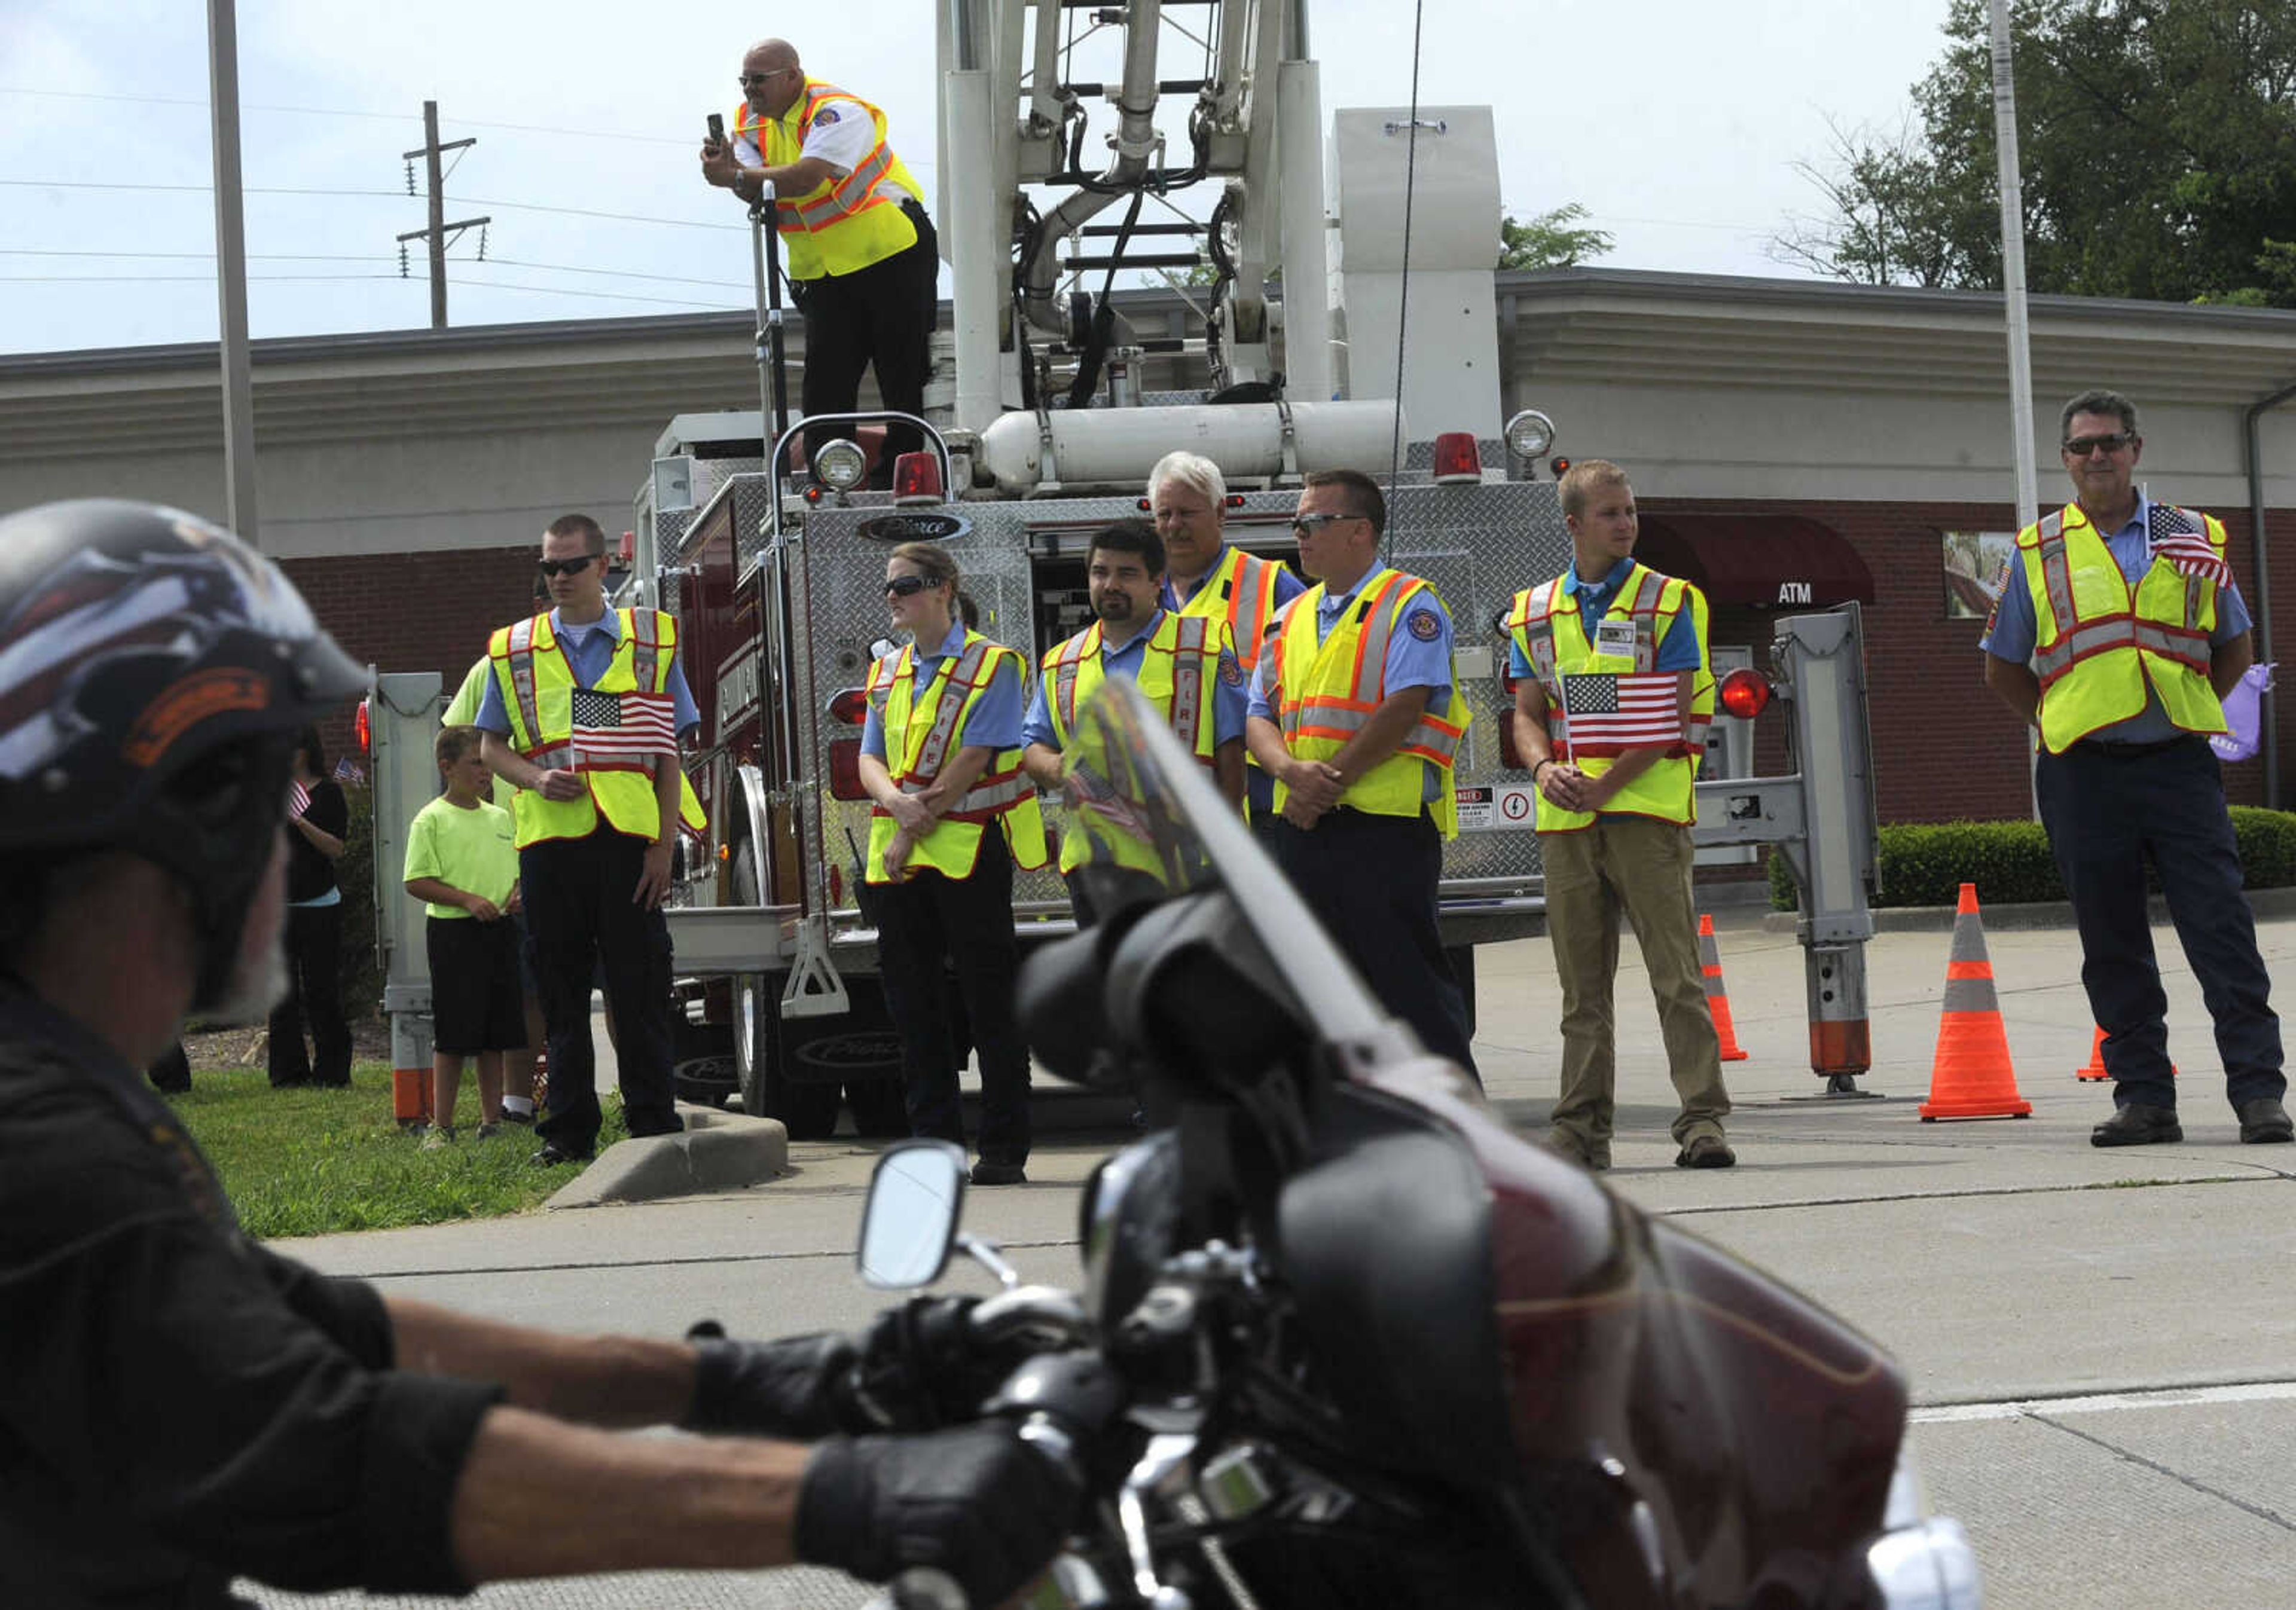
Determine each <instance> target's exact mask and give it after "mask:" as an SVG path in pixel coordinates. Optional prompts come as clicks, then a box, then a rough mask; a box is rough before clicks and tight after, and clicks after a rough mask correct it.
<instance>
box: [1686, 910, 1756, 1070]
mask: <svg viewBox="0 0 2296 1610" xmlns="http://www.w3.org/2000/svg"><path fill="white" fill-rule="evenodd" d="M1698 970H1699V971H1701V972H1702V973H1704V974H1705V975H1706V1009H1707V1010H1708V1011H1710V1012H1712V1013H1713V1014H1714V1037H1715V1039H1717V1040H1718V1041H1720V1042H1722V1060H1723V1061H1725V1062H1743V1061H1744V1060H1745V1059H1746V1051H1745V1048H1744V1047H1743V1046H1742V1045H1740V1044H1739V1043H1738V1032H1737V1029H1736V1027H1735V1026H1734V1025H1733V1024H1732V1023H1731V1021H1730V992H1729V991H1728V990H1726V989H1725V988H1723V986H1722V951H1721V947H1720V946H1718V945H1717V944H1715V943H1714V919H1713V918H1712V917H1710V916H1709V915H1707V914H1706V913H1705V912H1703V911H1701V912H1700V913H1699V914H1698Z"/></svg>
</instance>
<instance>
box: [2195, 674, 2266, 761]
mask: <svg viewBox="0 0 2296 1610" xmlns="http://www.w3.org/2000/svg"><path fill="white" fill-rule="evenodd" d="M2271 686H2272V667H2271V666H2249V668H2248V669H2247V670H2245V671H2243V672H2242V673H2241V678H2240V682H2239V685H2237V686H2236V687H2235V688H2234V689H2233V691H2231V692H2229V693H2227V694H2226V695H2225V701H2224V713H2225V723H2226V725H2227V726H2229V727H2231V728H2232V731H2229V732H2213V733H2210V735H2209V748H2212V749H2214V750H2215V751H2216V752H2217V758H2218V760H2246V759H2247V758H2248V757H2249V756H2251V755H2253V754H2255V753H2256V750H2257V746H2258V745H2259V743H2261V742H2262V741H2263V740H2262V736H2261V734H2262V731H2263V723H2262V722H2261V721H2260V720H2259V715H2261V713H2262V706H2263V702H2264V693H2265V691H2266V690H2267V689H2268V688H2270V687H2271Z"/></svg>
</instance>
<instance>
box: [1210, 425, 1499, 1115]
mask: <svg viewBox="0 0 2296 1610" xmlns="http://www.w3.org/2000/svg"><path fill="white" fill-rule="evenodd" d="M1386 525H1387V500H1386V499H1385V498H1384V497H1383V496H1382V495H1381V494H1380V490H1379V483H1378V482H1376V481H1374V480H1373V479H1372V478H1371V477H1369V476H1367V475H1365V474H1364V473H1362V472H1361V471H1360V470H1317V471H1316V472H1315V473H1314V474H1312V475H1310V476H1308V478H1307V479H1306V481H1305V482H1304V483H1303V484H1302V486H1301V488H1300V509H1299V512H1298V513H1297V514H1295V515H1294V516H1293V517H1292V533H1293V534H1294V535H1297V536H1298V537H1299V539H1300V566H1301V568H1304V569H1305V570H1306V571H1307V572H1308V575H1310V576H1314V577H1316V583H1317V584H1316V585H1315V586H1313V587H1310V588H1309V589H1308V591H1307V592H1305V593H1301V594H1300V596H1299V597H1298V598H1297V599H1295V600H1294V601H1292V606H1291V607H1290V608H1289V609H1286V610H1284V612H1283V622H1282V624H1281V625H1279V626H1278V628H1277V630H1276V633H1275V638H1274V640H1273V641H1272V642H1270V643H1269V644H1268V646H1267V652H1266V653H1265V654H1263V655H1261V656H1260V659H1259V674H1258V675H1257V676H1255V677H1254V678H1253V680H1252V686H1251V704H1250V706H1249V715H1247V717H1246V719H1245V722H1244V742H1245V743H1246V744H1247V745H1249V746H1250V748H1251V753H1252V756H1253V758H1255V759H1257V760H1258V761H1259V764H1260V765H1261V766H1262V767H1264V768H1265V769H1266V770H1267V774H1268V775H1269V776H1270V777H1272V778H1274V779H1275V809H1276V811H1277V812H1278V813H1280V820H1279V821H1277V822H1276V823H1275V826H1274V828H1273V829H1272V830H1271V832H1270V835H1269V839H1270V847H1271V848H1272V850H1273V852H1274V854H1275V862H1276V864H1277V865H1279V866H1281V867H1282V868H1283V871H1284V874H1285V876H1287V877H1288V878H1290V879H1291V880H1292V887H1295V888H1297V889H1298V890H1299V891H1300V898H1301V899H1303V900H1305V901H1306V902H1307V903H1308V906H1309V907H1310V909H1312V910H1313V911H1315V913H1316V917H1317V918H1319V919H1321V920H1322V922H1323V924H1324V928H1325V929H1326V930H1327V931H1328V932H1329V933H1330V935H1331V936H1332V938H1333V940H1334V941H1335V942H1336V943H1337V944H1339V947H1340V949H1341V951H1343V952H1346V954H1347V958H1348V960H1350V961H1352V962H1353V963H1355V966H1356V970H1357V972H1358V973H1360V974H1362V975H1363V978H1364V982H1365V984H1367V985H1370V986H1371V988H1372V990H1373V992H1374V993H1376V994H1377V995H1378V996H1379V998H1380V1001H1382V1004H1384V1005H1385V1006H1386V1007H1387V1009H1389V1010H1390V1011H1391V1012H1393V1013H1394V1014H1395V1015H1396V1016H1397V1017H1400V1018H1402V1019H1403V1020H1404V1021H1405V1022H1406V1023H1408V1024H1409V1025H1410V1026H1411V1027H1412V1029H1413V1031H1414V1032H1415V1033H1416V1034H1418V1036H1419V1042H1420V1043H1421V1044H1422V1045H1423V1046H1425V1047H1426V1048H1427V1049H1428V1050H1430V1051H1431V1052H1433V1053H1434V1054H1435V1055H1436V1056H1439V1057H1447V1058H1450V1059H1451V1060H1452V1061H1453V1062H1456V1063H1457V1064H1458V1065H1459V1067H1461V1068H1462V1069H1464V1071H1465V1072H1466V1073H1467V1074H1468V1075H1471V1076H1477V1075H1475V1061H1474V1056H1473V1053H1472V1051H1471V1050H1469V1048H1468V1042H1469V1040H1470V1039H1471V1038H1472V1036H1471V1035H1470V1034H1469V1031H1468V1028H1467V1004H1466V1000H1465V998H1464V996H1463V995H1462V994H1461V993H1460V990H1459V983H1458V980H1457V978H1456V977H1454V976H1453V974H1452V972H1451V966H1450V962H1449V960H1447V958H1446V957H1445V956H1444V954H1443V940H1442V936H1441V932H1440V930H1439V928H1438V926H1437V923H1436V913H1435V890H1436V885H1437V884H1438V882H1439V880H1440V879H1441V877H1442V871H1443V841H1444V840H1445V839H1447V838H1453V837H1456V834H1457V833H1458V831H1459V809H1458V802H1457V799H1456V796H1455V795H1454V794H1453V792H1452V788H1451V769H1452V765H1453V763H1454V762H1455V761H1456V759H1457V757H1458V753H1459V740H1460V739H1461V738H1463V737H1464V735H1465V733H1466V731H1467V722H1468V715H1469V713H1468V709H1467V706H1466V704H1465V702H1464V700H1463V699H1460V697H1459V690H1458V673H1457V671H1456V668H1455V667H1454V666H1453V665H1452V663H1451V617H1450V614H1449V612H1448V611H1447V610H1446V609H1444V607H1443V601H1442V600H1441V599H1439V598H1438V597H1436V595H1435V589H1434V588H1433V587H1432V586H1431V585H1429V584H1427V582H1426V581H1424V580H1423V579H1422V578H1421V577H1419V576H1406V574H1404V573H1403V572H1402V571H1400V570H1396V569H1392V568H1389V567H1387V566H1385V565H1382V564H1381V563H1380V562H1379V545H1380V535H1381V533H1382V531H1383V530H1385V528H1386Z"/></svg>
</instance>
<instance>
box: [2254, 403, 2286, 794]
mask: <svg viewBox="0 0 2296 1610" xmlns="http://www.w3.org/2000/svg"><path fill="white" fill-rule="evenodd" d="M2292 396H2296V385H2291V386H2283V387H2282V388H2280V389H2279V390H2277V391H2276V392H2274V393H2273V394H2272V395H2271V396H2267V397H2259V399H2258V400H2257V401H2255V402H2254V403H2251V404H2250V405H2249V409H2248V417H2247V419H2246V421H2244V423H2245V424H2246V426H2247V433H2246V434H2247V439H2248V535H2249V543H2250V545H2251V550H2252V551H2253V552H2254V554H2255V556H2256V608H2255V609H2251V610H2250V611H2249V614H2250V617H2251V619H2253V620H2254V622H2255V623H2256V628H2255V629H2256V658H2257V660H2258V661H2259V663H2260V664H2269V663H2270V662H2271V659H2272V565H2271V557H2270V553H2269V552H2268V550H2267V544H2266V543H2265V540H2264V432H2263V428H2262V421H2263V419H2264V416H2265V414H2266V413H2267V411H2269V410H2271V409H2274V408H2277V407H2278V406H2280V405H2281V404H2283V403H2284V402H2286V401H2287V400H2288V399H2289V398H2290V397H2292ZM2277 715H2278V712H2276V710H2275V709H2274V708H2273V699H2272V692H2271V687H2270V684H2268V683H2267V685H2266V689H2265V693H2264V696H2263V699H2262V700H2261V702H2260V705H2259V709H2258V711H2257V719H2258V723H2259V725H2260V726H2262V728H2263V729H2264V804H2265V808H2266V809H2267V810H2273V811H2276V810H2278V809H2279V808H2280V735H2279V733H2278V732H2276V731H2274V723H2275V722H2276V719H2277Z"/></svg>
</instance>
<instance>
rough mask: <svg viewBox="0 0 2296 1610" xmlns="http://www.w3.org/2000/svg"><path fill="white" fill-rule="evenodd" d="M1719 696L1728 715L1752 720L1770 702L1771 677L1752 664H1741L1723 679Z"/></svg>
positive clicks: (1743, 719) (1741, 719)
mask: <svg viewBox="0 0 2296 1610" xmlns="http://www.w3.org/2000/svg"><path fill="white" fill-rule="evenodd" d="M1719 697H1720V699H1721V701H1722V709H1723V712H1724V713H1725V714H1726V715H1734V716H1736V717H1737V718H1738V719H1739V720H1740V721H1751V720H1753V719H1754V717H1755V716H1757V715H1760V714H1761V713H1762V711H1763V710H1764V708H1766V707H1767V706H1768V704H1769V702H1770V679H1769V678H1768V677H1767V676H1764V675H1763V674H1761V673H1760V672H1759V671H1757V670H1755V669H1754V668H1753V667H1752V666H1739V667H1738V668H1737V669H1736V670H1735V671H1733V672H1731V673H1730V674H1729V675H1727V676H1726V677H1724V678H1723V679H1722V689H1721V693H1720V695H1719Z"/></svg>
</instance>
